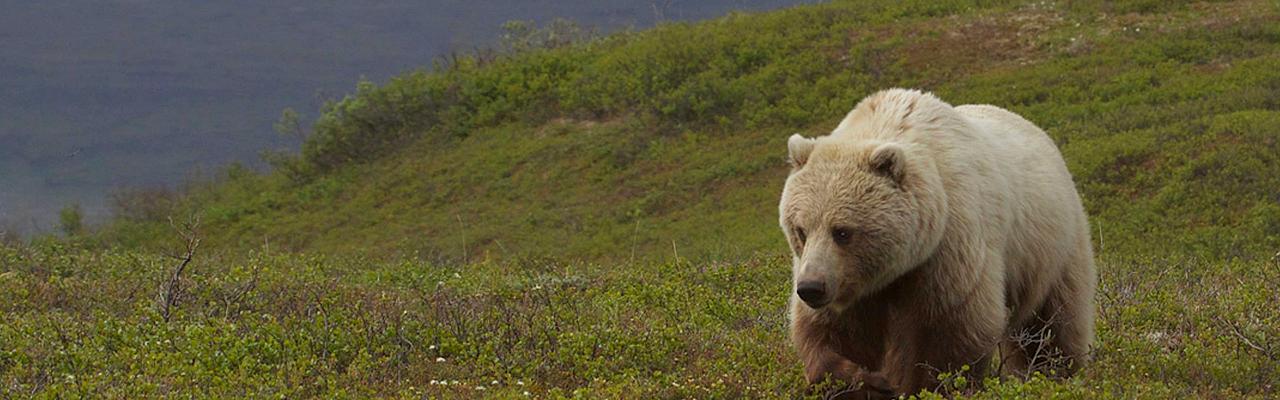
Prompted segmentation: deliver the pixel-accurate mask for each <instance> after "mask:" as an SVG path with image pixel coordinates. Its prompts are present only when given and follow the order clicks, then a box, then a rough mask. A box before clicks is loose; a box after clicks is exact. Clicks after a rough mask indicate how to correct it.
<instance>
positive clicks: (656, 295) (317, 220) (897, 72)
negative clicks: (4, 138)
mask: <svg viewBox="0 0 1280 400" xmlns="http://www.w3.org/2000/svg"><path fill="white" fill-rule="evenodd" d="M1277 7H1278V6H1277V4H1275V3H1274V2H1261V1H1227V2H1208V3H1206V2H1158V1H1143V2H1126V3H1123V4H1113V3H1075V2H1073V3H1071V4H1058V3H1050V2H1036V3H1013V2H1009V3H997V4H990V3H986V2H982V3H981V4H976V3H970V2H962V1H954V2H933V1H918V2H911V1H908V2H893V1H873V2H835V3H831V4H824V5H818V6H807V7H800V8H795V9H789V10H783V11H777V12H771V13H765V14H734V15H729V16H726V17H723V18H720V19H717V20H713V21H708V22H704V23H698V24H670V25H663V26H660V27H658V28H656V29H653V30H650V31H645V32H641V33H635V34H625V35H615V36H611V37H609V38H606V39H603V40H599V41H593V42H589V43H582V44H577V45H573V46H568V47H561V48H554V49H544V50H537V49H532V50H528V51H526V52H524V53H521V54H520V55H517V56H513V57H509V58H499V59H484V58H471V59H460V60H455V61H454V62H452V63H451V64H449V65H447V66H446V68H443V69H441V70H440V71H438V72H435V73H418V74H411V75H406V76H403V77H401V78H399V79H396V80H394V81H392V82H390V83H388V84H387V85H385V86H381V87H376V86H373V85H362V86H361V87H360V88H358V90H357V92H356V93H354V94H352V95H350V96H349V97H347V98H346V99H345V100H343V101H341V102H338V103H334V104H331V105H329V106H328V107H326V109H325V113H324V115H323V116H322V117H321V118H320V119H319V120H318V121H316V122H315V123H314V127H313V131H312V134H311V136H310V138H309V139H308V142H307V144H306V145H305V146H304V149H303V153H302V154H301V155H300V156H297V157H294V158H285V157H277V158H276V159H275V160H274V162H275V164H276V165H277V166H278V169H277V171H276V172H274V173H272V174H269V175H255V174H253V173H249V172H246V171H245V170H243V169H240V168H236V167H231V168H228V169H227V170H226V171H225V172H224V173H222V174H221V175H220V176H219V177H217V179H214V180H212V181H208V182H196V183H193V184H191V185H190V187H189V188H187V190H186V191H185V194H184V196H183V197H181V198H180V199H178V200H177V201H175V202H173V203H172V204H170V203H168V202H161V203H163V204H161V205H151V206H147V207H142V206H138V207H140V208H146V209H145V210H132V211H138V212H131V213H125V216H126V217H122V218H121V219H119V220H118V221H116V222H115V223H113V224H111V225H109V226H106V227H104V228H103V229H101V230H100V231H99V232H97V233H96V234H93V235H90V236H86V237H81V238H74V239H72V240H69V241H55V240H46V241H40V242H37V243H34V244H30V245H10V246H8V247H5V248H4V250H3V251H2V252H0V312H3V314H2V315H3V316H4V320H5V321H6V323H5V324H0V388H3V389H4V390H6V391H8V392H10V393H38V394H44V395H47V396H49V397H54V396H59V395H65V394H74V393H94V394H105V395H108V396H114V397H133V396H136V395H166V394H188V393H189V394H195V395H206V396H246V395H249V396H285V397H321V396H323V397H367V396H386V397H405V398H408V397H421V396H423V395H427V396H445V397H473V396H494V397H503V398H506V397H511V398H523V397H525V396H526V394H525V393H526V392H528V393H529V394H528V396H533V397H539V398H541V397H550V398H561V397H573V398H618V397H622V398H634V397H643V398H686V397H699V398H738V397H792V396H797V395H799V393H801V390H802V389H801V388H802V386H803V385H802V379H801V376H800V367H799V364H798V361H797V360H796V359H795V357H794V355H793V354H792V353H791V350H790V349H789V348H788V346H787V344H786V341H785V319H786V318H785V313H784V308H785V307H784V306H785V302H786V297H787V291H788V288H789V279H790V270H789V268H790V266H789V260H788V259H787V258H788V257H787V256H786V254H785V252H786V249H785V248H784V247H783V242H782V238H781V235H780V234H779V232H778V228H777V227H776V224H777V221H776V218H777V217H776V208H775V207H776V201H777V195H778V192H779V191H780V189H781V184H782V179H783V177H784V175H785V173H786V166H785V164H784V162H783V156H784V155H785V138H786V137H787V136H789V135H790V134H791V133H793V132H797V131H799V132H804V133H806V134H809V135H819V134H822V133H824V132H825V131H826V130H829V129H831V128H832V127H833V126H834V125H835V123H836V122H838V120H839V119H840V117H841V116H843V114H844V113H845V112H846V111H848V109H849V108H850V107H852V106H853V104H854V103H855V102H856V101H857V100H858V99H860V98H861V97H863V96H865V95H867V94H869V93H872V92H874V91H876V90H879V89H881V88H885V87H895V86H903V87H919V88H924V89H927V90H931V91H934V92H935V93H937V94H938V95H939V96H940V97H942V98H943V99H945V100H948V101H950V102H952V103H953V104H964V103H990V104H996V105H1000V106H1003V107H1006V108H1009V109H1011V110H1013V111H1015V112H1018V113H1020V114H1022V115H1024V116H1025V117H1026V118H1027V119H1029V120H1031V121H1033V122H1036V123H1037V124H1039V125H1040V126H1041V127H1043V128H1045V130H1046V131H1048V132H1049V134H1050V135H1051V136H1052V137H1053V138H1054V140H1055V141H1056V142H1057V143H1058V145H1059V147H1060V148H1061V149H1062V151H1063V154H1064V155H1065V157H1066V159H1067V161H1068V164H1069V165H1068V166H1069V168H1070V169H1071V172H1072V173H1073V175H1074V176H1075V178H1076V184H1077V186H1078V187H1079V188H1080V191H1081V193H1082V195H1083V197H1084V200H1085V204H1086V207H1087V209H1088V212H1089V214H1090V217H1091V223H1092V225H1093V229H1094V230H1095V237H1094V240H1095V249H1096V253H1097V255H1098V265H1099V270H1100V274H1101V277H1100V285H1101V287H1100V293H1099V296H1098V299H1097V300H1098V303H1099V308H1100V311H1099V314H1098V341H1097V343H1098V347H1097V350H1096V352H1095V360H1094V362H1093V364H1092V365H1091V366H1089V367H1088V368H1086V369H1085V370H1084V371H1083V372H1082V373H1081V374H1080V375H1079V376H1078V377H1076V378H1073V379H1070V380H1057V379H1052V378H1051V377H1048V378H1047V377H1035V378H1033V379H1031V380H1030V381H1026V382H1023V381H1021V380H1003V381H1001V380H996V379H992V380H991V381H989V382H987V384H986V387H987V390H986V391H984V392H980V393H969V394H972V395H974V396H977V397H986V398H1009V397H1024V398H1040V397H1046V396H1050V395H1055V396H1060V397H1066V398H1269V397H1274V396H1275V395H1276V392H1277V390H1278V389H1277V388H1278V386H1277V385H1280V371H1278V370H1277V369H1278V366H1280V312H1278V311H1277V310H1276V308H1275V306H1274V305H1275V304H1277V303H1278V302H1280V297H1277V296H1280V254H1277V251H1280V144H1277V141H1280V128H1278V127H1280V9H1278V8H1277ZM143 211H145V212H143ZM168 216H173V217H174V219H175V221H177V222H179V223H181V222H182V221H185V220H187V219H188V218H189V217H190V216H198V218H199V220H200V222H201V225H200V229H199V230H198V235H199V237H201V238H202V240H203V242H202V245H201V246H202V247H201V248H200V252H198V253H197V256H196V258H195V259H194V261H193V262H192V263H191V266H190V267H189V268H190V269H189V270H187V272H186V275H184V276H183V277H182V278H181V279H178V280H177V282H180V283H182V285H181V286H182V287H183V288H185V289H182V290H180V291H178V295H177V297H176V298H177V299H179V300H180V301H179V302H178V304H177V305H176V306H175V308H174V313H173V314H172V316H171V317H170V318H165V317H164V315H163V313H162V311H161V310H162V309H163V307H161V306H157V303H161V304H163V303H164V302H162V301H158V300H157V298H158V297H159V298H160V299H164V298H165V297H163V296H158V295H157V293H161V294H163V293H167V291H166V290H164V289H163V287H165V286H163V285H162V283H164V282H167V281H168V279H169V277H170V275H169V274H171V273H172V271H173V269H174V267H175V266H177V265H180V263H179V262H178V261H175V260H172V259H170V258H166V257H164V256H159V255H156V254H158V253H161V252H172V251H174V249H175V248H179V249H180V248H181V246H180V244H178V243H175V238H177V237H178V235H175V233H174V228H173V227H172V226H171V224H170V223H169V222H168V221H167V219H166V217H168ZM157 287H161V288H162V289H160V290H158V289H157ZM948 382H950V383H955V384H957V385H955V386H963V385H960V384H959V382H954V381H948ZM951 390H952V387H951V386H947V387H940V388H938V390H937V391H938V392H950V391H951ZM928 396H933V395H928Z"/></svg>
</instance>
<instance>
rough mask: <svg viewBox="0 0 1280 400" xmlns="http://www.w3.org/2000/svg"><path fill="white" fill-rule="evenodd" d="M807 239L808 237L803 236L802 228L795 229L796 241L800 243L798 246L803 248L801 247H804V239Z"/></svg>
mask: <svg viewBox="0 0 1280 400" xmlns="http://www.w3.org/2000/svg"><path fill="white" fill-rule="evenodd" d="M807 238H808V236H805V234H804V228H801V227H796V240H799V241H800V245H802V246H803V245H804V240H805V239H807Z"/></svg>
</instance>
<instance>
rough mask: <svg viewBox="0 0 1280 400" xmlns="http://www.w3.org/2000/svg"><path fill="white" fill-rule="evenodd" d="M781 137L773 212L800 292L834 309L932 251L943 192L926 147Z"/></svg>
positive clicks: (942, 219) (942, 217) (942, 214)
mask: <svg viewBox="0 0 1280 400" xmlns="http://www.w3.org/2000/svg"><path fill="white" fill-rule="evenodd" d="M787 147H788V149H789V153H790V157H789V158H790V160H789V161H790V163H791V173H790V175H789V176H788V177H787V181H786V185H785V187H784V188H783V192H782V199H781V202H780V204H779V215H780V222H781V225H782V230H783V232H784V234H785V235H786V238H787V241H788V243H789V244H790V247H791V251H792V255H793V258H792V259H793V265H792V267H793V271H792V272H793V283H794V285H795V286H794V289H795V291H794V293H795V296H796V297H798V299H799V300H800V301H803V302H804V303H805V304H807V305H808V306H809V307H811V308H814V309H819V310H827V311H830V312H834V313H839V312H840V311H842V310H844V309H846V308H847V307H849V306H850V305H852V304H854V303H855V302H857V301H858V300H859V299H862V298H865V297H867V296H869V295H872V294H874V293H876V292H877V291H879V290H881V289H883V288H885V287H886V286H888V285H889V284H890V283H892V282H893V281H894V280H896V279H898V278H899V277H901V276H903V275H904V274H906V273H907V272H909V271H910V270H912V269H913V268H914V267H916V266H918V265H920V264H922V263H924V262H925V261H927V260H928V258H929V257H930V256H931V255H932V254H933V253H934V252H935V251H936V249H937V247H938V245H939V243H940V242H941V240H942V232H943V231H944V229H945V225H946V199H945V196H944V192H943V187H942V183H941V180H940V178H939V175H938V171H937V169H936V167H935V165H934V163H933V162H932V159H931V157H930V156H929V153H928V152H927V151H926V150H925V149H924V148H922V147H920V146H915V145H912V144H910V143H902V142H894V141H888V140H882V139H856V138H847V137H832V136H827V137H821V138H816V139H808V138H804V137H801V136H800V135H793V136H792V137H791V138H790V140H789V141H788V146H787ZM793 300H795V298H793Z"/></svg>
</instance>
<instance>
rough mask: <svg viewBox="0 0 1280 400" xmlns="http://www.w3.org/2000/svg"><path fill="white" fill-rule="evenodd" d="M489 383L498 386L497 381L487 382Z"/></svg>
mask: <svg viewBox="0 0 1280 400" xmlns="http://www.w3.org/2000/svg"><path fill="white" fill-rule="evenodd" d="M489 384H490V385H493V386H498V381H493V382H489Z"/></svg>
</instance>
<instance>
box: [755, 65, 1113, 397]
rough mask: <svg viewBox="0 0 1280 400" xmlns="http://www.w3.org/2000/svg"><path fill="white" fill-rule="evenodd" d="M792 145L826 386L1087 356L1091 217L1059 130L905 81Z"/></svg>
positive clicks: (807, 357)
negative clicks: (956, 101)
mask: <svg viewBox="0 0 1280 400" xmlns="http://www.w3.org/2000/svg"><path fill="white" fill-rule="evenodd" d="M787 147H788V150H789V158H790V160H789V161H790V163H791V172H790V174H789V176H788V177H787V180H786V184H785V187H784V188H783V191H782V199H781V202H780V205H779V214H780V222H781V225H782V230H783V232H784V234H785V236H786V239H787V241H788V243H789V244H790V247H791V250H792V255H793V258H792V260H793V264H792V267H793V276H792V277H793V284H794V291H793V292H792V293H793V294H792V295H791V302H790V322H791V339H792V342H793V344H794V346H795V347H796V350H797V352H798V354H799V357H800V359H801V360H802V361H803V363H804V375H805V378H806V379H807V380H808V381H809V382H810V383H814V382H818V381H822V380H824V379H827V378H834V379H837V380H841V381H844V382H847V383H859V382H862V383H864V384H865V385H870V386H875V387H874V388H872V389H874V390H875V391H876V392H879V393H882V394H910V393H916V392H918V391H920V390H923V389H931V390H932V389H936V388H937V385H938V384H939V381H938V376H939V374H940V373H943V372H954V373H962V374H965V375H968V376H970V377H971V378H976V377H981V376H982V375H983V374H985V373H987V370H988V369H989V368H990V365H991V364H993V363H994V362H995V361H998V362H999V366H1000V367H999V368H1000V369H1001V370H1002V371H1001V372H1005V373H1009V372H1013V373H1020V374H1026V373H1029V372H1031V371H1042V372H1044V373H1045V374H1054V375H1056V376H1068V375H1070V374H1071V373H1073V372H1074V371H1076V370H1077V369H1078V368H1080V367H1081V366H1082V365H1083V363H1084V362H1086V361H1087V358H1088V353H1089V348H1090V343H1091V341H1092V338H1093V315H1094V310H1093V307H1094V305H1093V294H1094V290H1095V286H1096V279H1097V278H1096V276H1095V273H1094V266H1093V250H1092V247H1091V242H1090V239H1089V229H1088V220H1087V219H1086V216H1085V212H1084V208H1083V206H1082V205H1081V202H1080V196H1079V195H1078V194H1077V193H1076V189H1075V186H1074V184H1073V183H1072V179H1071V175H1070V173H1068V171H1067V167H1066V164H1065V163H1064V161H1063V159H1062V155H1061V154H1060V153H1059V152H1058V149H1057V147H1056V146H1055V145H1054V142H1053V140H1052V139H1050V138H1049V136H1048V135H1046V134H1045V133H1044V131H1042V130H1040V129H1039V128H1037V127H1036V126H1035V125H1034V124H1032V123H1031V122H1028V121H1027V120H1025V119H1023V118H1022V117H1019V116H1018V115H1017V114H1014V113H1012V112H1009V111H1006V110H1004V109H1001V108H999V107H995V106H990V105H963V106H958V107H952V106H951V105H950V104H947V103H945V102H943V101H942V100H940V99H938V98H937V97H935V96H933V95H932V94H929V93H923V92H920V91H915V90H905V89H892V90H886V91H882V92H879V93H876V94H873V95H871V96H868V97H867V98H865V99H863V100H862V101H861V102H859V103H858V105H857V106H856V107H854V109H853V111H851V112H850V113H849V114H848V115H847V116H846V117H845V119H844V120H843V121H842V122H841V123H840V124H839V126H837V127H836V129H835V130H834V131H832V132H831V134H830V135H828V136H823V137H818V138H813V139H808V138H804V137H801V136H800V135H793V136H791V138H790V140H789V141H788V143H787ZM997 348H999V349H1000V350H999V354H1000V357H999V359H998V360H993V356H994V354H995V353H996V349H997ZM965 366H967V368H966V367H965ZM969 381H970V382H977V381H980V379H970V380H969ZM868 393H871V392H868Z"/></svg>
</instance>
